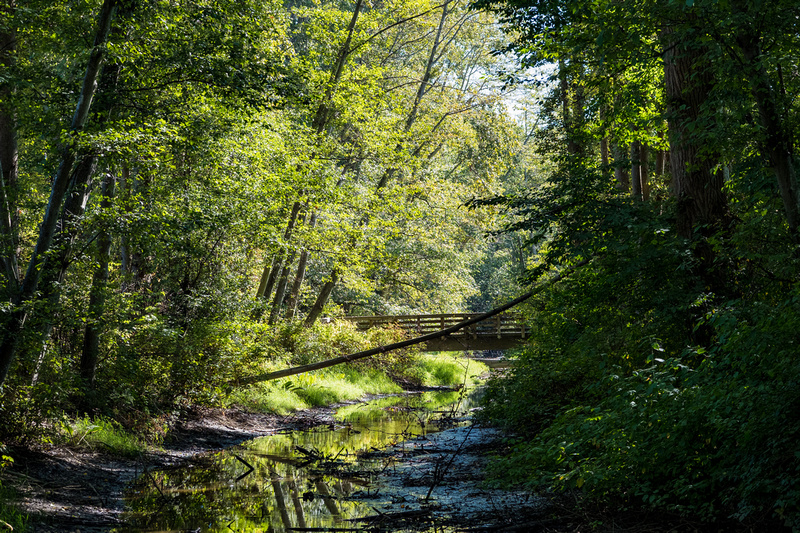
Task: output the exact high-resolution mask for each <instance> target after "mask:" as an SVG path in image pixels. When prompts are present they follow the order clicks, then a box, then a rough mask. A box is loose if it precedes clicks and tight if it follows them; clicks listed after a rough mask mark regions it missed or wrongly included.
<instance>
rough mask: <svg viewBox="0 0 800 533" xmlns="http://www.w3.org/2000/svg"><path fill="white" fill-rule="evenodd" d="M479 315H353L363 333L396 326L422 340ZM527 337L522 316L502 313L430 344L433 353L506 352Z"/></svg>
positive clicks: (351, 317) (348, 318)
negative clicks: (430, 334) (420, 337)
mask: <svg viewBox="0 0 800 533" xmlns="http://www.w3.org/2000/svg"><path fill="white" fill-rule="evenodd" d="M476 316H479V313H447V314H432V315H386V316H350V317H346V319H347V320H349V321H351V322H354V323H355V324H356V326H357V327H358V328H359V329H361V330H367V329H370V328H373V327H384V326H394V327H399V328H401V329H403V330H405V331H406V332H407V333H408V334H409V335H413V336H415V337H419V336H422V335H426V334H428V333H435V332H437V331H441V330H443V329H445V328H448V327H451V326H455V325H456V324H458V323H460V322H463V321H465V320H468V319H470V318H474V317H476ZM526 337H527V332H526V331H525V322H524V321H523V320H522V318H521V317H520V316H519V315H516V314H513V313H503V314H500V315H497V316H494V317H491V318H488V319H486V320H483V321H481V322H478V323H476V324H472V325H470V326H467V327H465V328H463V329H461V330H458V331H456V332H455V333H451V334H450V335H448V336H446V337H442V338H440V339H435V340H432V341H428V342H427V343H426V344H427V349H428V350H431V351H461V350H505V349H508V348H513V347H514V346H517V345H518V344H519V343H520V342H521V341H522V340H524V339H525V338H526Z"/></svg>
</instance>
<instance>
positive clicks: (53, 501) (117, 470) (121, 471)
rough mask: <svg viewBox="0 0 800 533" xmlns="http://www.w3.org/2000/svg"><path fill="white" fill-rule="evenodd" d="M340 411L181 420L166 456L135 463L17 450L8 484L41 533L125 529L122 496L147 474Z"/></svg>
mask: <svg viewBox="0 0 800 533" xmlns="http://www.w3.org/2000/svg"><path fill="white" fill-rule="evenodd" d="M335 409H336V406H334V407H326V408H315V409H309V410H307V411H303V412H300V413H297V414H295V415H291V416H279V415H265V414H255V413H245V412H242V411H237V410H232V409H197V410H194V411H192V412H190V413H187V415H186V416H185V417H184V418H183V419H182V420H180V421H179V422H178V423H177V424H176V425H175V428H174V430H173V431H171V432H170V434H169V437H168V438H167V439H166V442H165V443H164V444H163V446H162V447H161V449H159V450H158V451H154V452H151V453H146V454H143V455H141V456H139V457H137V458H134V459H121V458H118V457H114V456H110V455H108V454H104V453H98V452H95V451H87V450H81V449H75V448H67V447H63V446H49V447H45V446H42V447H39V448H37V449H34V450H29V449H25V450H20V449H17V450H13V451H12V455H13V457H14V459H15V464H14V466H13V467H12V468H11V469H7V470H8V471H6V472H4V474H3V475H4V480H3V482H4V483H7V484H10V485H13V486H16V487H17V488H18V490H19V492H20V494H21V495H22V498H21V500H20V502H19V503H20V506H21V508H22V510H23V511H24V512H26V513H29V514H30V515H31V520H32V521H31V523H30V530H31V531H34V532H37V533H38V532H42V533H49V532H53V533H55V532H58V533H67V532H75V533H78V532H80V533H99V532H104V531H109V530H110V529H113V528H115V527H120V526H123V525H124V524H123V522H122V519H121V516H122V511H123V505H124V502H123V495H124V491H125V489H126V488H127V487H128V485H129V484H130V483H131V482H132V481H133V480H134V479H136V478H137V477H138V476H139V475H141V474H142V473H144V472H145V471H150V470H153V469H156V468H161V467H165V466H170V465H177V464H181V463H186V462H189V461H191V458H192V457H193V456H195V455H197V454H202V453H207V452H214V451H218V450H221V449H224V448H228V447H230V446H233V445H235V444H238V443H240V442H243V441H245V440H248V439H252V438H255V437H260V436H264V435H272V434H275V433H278V432H280V431H288V430H294V429H304V428H308V427H314V426H318V425H321V424H331V423H333V413H334V411H335Z"/></svg>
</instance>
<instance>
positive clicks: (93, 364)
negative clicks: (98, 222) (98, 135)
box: [80, 172, 116, 387]
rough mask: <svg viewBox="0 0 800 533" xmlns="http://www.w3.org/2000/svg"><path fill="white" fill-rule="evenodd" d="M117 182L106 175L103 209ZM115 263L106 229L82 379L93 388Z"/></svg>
mask: <svg viewBox="0 0 800 533" xmlns="http://www.w3.org/2000/svg"><path fill="white" fill-rule="evenodd" d="M115 185H116V183H115V179H114V176H113V174H111V172H108V173H106V175H105V177H104V178H103V185H102V191H101V194H102V197H103V199H102V201H101V203H100V208H101V209H103V210H108V209H109V208H110V207H111V200H112V198H113V197H114V187H115ZM110 259H111V234H110V233H109V231H108V230H107V229H105V228H103V229H101V230H100V233H99V235H98V236H97V267H96V268H95V271H94V274H93V275H92V288H91V290H90V291H89V316H88V319H87V321H86V330H85V332H84V337H83V352H82V354H81V363H80V375H81V378H82V379H83V381H84V383H86V384H87V385H88V386H89V387H92V386H94V378H95V373H96V371H97V362H98V361H99V360H100V334H101V333H102V331H103V313H104V312H105V303H106V286H107V284H108V264H109V261H110Z"/></svg>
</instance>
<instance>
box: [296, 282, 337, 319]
mask: <svg viewBox="0 0 800 533" xmlns="http://www.w3.org/2000/svg"><path fill="white" fill-rule="evenodd" d="M338 281H339V270H337V269H335V268H334V269H333V271H332V272H331V278H330V279H329V280H328V281H326V282H325V284H324V285H323V286H322V289H320V291H319V294H318V295H317V301H315V302H314V305H313V306H312V307H311V310H310V311H309V312H308V316H307V317H306V320H305V322H303V325H304V326H305V327H311V326H313V325H314V322H316V321H317V318H319V315H321V314H322V310H323V309H325V304H326V303H328V298H329V297H330V295H331V292H333V288H334V287H335V286H336V283H337V282H338Z"/></svg>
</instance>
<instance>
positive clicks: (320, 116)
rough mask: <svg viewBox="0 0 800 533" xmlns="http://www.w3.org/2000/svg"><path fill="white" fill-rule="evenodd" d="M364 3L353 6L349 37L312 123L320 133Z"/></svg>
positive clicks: (336, 62)
mask: <svg viewBox="0 0 800 533" xmlns="http://www.w3.org/2000/svg"><path fill="white" fill-rule="evenodd" d="M363 3H364V0H356V5H355V7H354V8H353V15H352V16H351V17H350V23H349V24H348V25H347V37H346V38H345V41H344V43H343V44H342V46H341V48H339V53H338V54H337V56H336V61H335V63H334V66H333V70H332V71H331V76H330V79H329V80H328V85H327V87H326V89H325V96H324V97H323V99H322V101H321V102H320V104H319V107H318V108H317V112H316V114H315V115H314V120H313V121H312V123H311V127H312V128H313V129H314V131H316V132H317V133H318V134H319V133H322V131H323V130H324V129H325V126H326V125H327V124H328V119H329V114H330V107H329V105H328V103H329V102H331V99H332V98H333V93H334V92H335V91H336V86H337V85H339V80H340V79H341V77H342V70H343V69H344V63H345V61H347V56H349V55H350V43H351V42H352V41H353V32H354V30H355V27H356V22H357V21H358V16H359V14H360V13H361V6H362V4H363Z"/></svg>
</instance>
